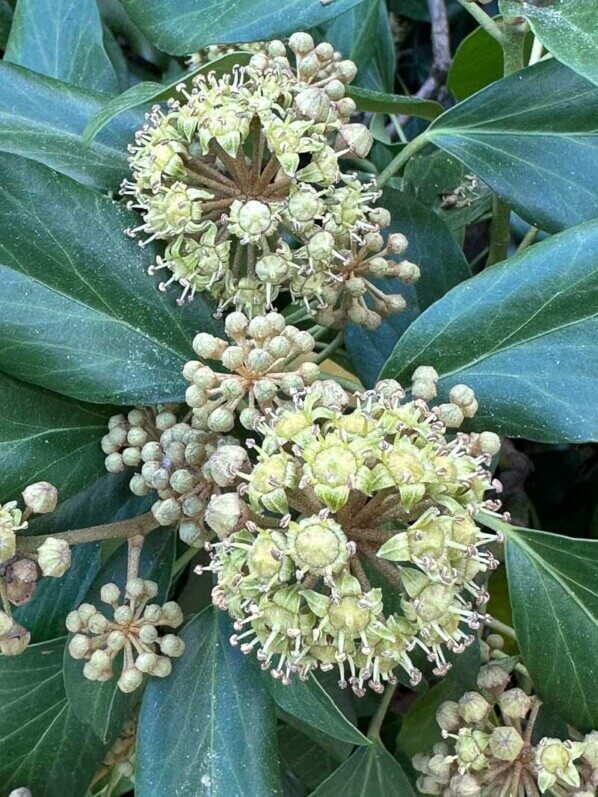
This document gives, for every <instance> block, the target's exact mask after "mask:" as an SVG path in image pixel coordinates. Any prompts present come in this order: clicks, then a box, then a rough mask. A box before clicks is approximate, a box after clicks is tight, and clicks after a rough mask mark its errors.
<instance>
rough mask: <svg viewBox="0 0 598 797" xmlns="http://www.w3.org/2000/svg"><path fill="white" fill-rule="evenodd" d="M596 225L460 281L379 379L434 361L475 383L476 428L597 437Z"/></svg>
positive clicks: (445, 385)
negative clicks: (476, 404)
mask: <svg viewBox="0 0 598 797" xmlns="http://www.w3.org/2000/svg"><path fill="white" fill-rule="evenodd" d="M597 299H598V222H596V221H594V222H588V223H586V224H581V225H579V226H578V227H575V228H573V229H571V230H567V231H566V232H563V233H561V234H560V235H556V236H553V237H552V238H549V239H547V240H546V241H542V242H540V243H538V244H536V245H534V246H533V247H531V248H530V249H528V250H526V251H524V252H522V253H521V254H519V255H516V256H515V257H512V258H509V260H507V261H505V262H504V263H500V264H498V265H496V266H493V267H492V268H491V269H487V270H486V271H484V272H482V273H481V274H479V275H478V276H476V277H474V278H473V279H470V280H467V281H466V282H465V283H463V284H461V285H459V286H457V287H456V288H453V289H452V290H451V291H450V292H449V293H448V294H447V295H446V296H445V297H444V298H443V299H441V300H440V301H437V302H436V303H435V304H434V305H433V306H432V307H429V308H428V310H427V311H426V312H425V313H423V314H422V315H421V316H420V317H419V318H418V319H416V321H415V322H414V323H413V324H412V325H411V326H410V327H409V329H408V330H407V332H406V333H405V334H404V335H403V337H402V338H401V340H400V341H399V343H398V344H397V346H396V348H395V350H394V352H393V353H392V355H391V357H390V359H389V360H388V362H387V363H386V364H385V366H384V368H383V370H382V376H384V377H394V378H397V379H399V381H403V382H404V383H405V384H407V385H408V384H409V382H410V377H411V374H412V373H413V371H414V370H415V368H416V367H417V366H418V365H433V366H434V367H435V368H436V369H437V371H438V373H439V374H440V377H441V379H440V388H441V394H442V395H443V396H446V393H447V392H448V389H449V388H450V387H452V386H453V385H454V384H457V383H462V382H465V383H466V384H468V385H470V386H471V387H472V388H473V389H474V390H475V393H476V395H477V397H478V399H479V403H480V411H479V413H478V414H477V415H476V417H475V419H474V421H473V424H472V425H473V426H474V427H475V428H476V429H486V428H488V429H494V430H496V431H499V432H501V433H503V434H508V435H512V436H524V437H528V438H531V439H534V440H542V441H545V442H562V441H565V440H569V441H583V440H593V439H596V438H598V412H597V410H596V401H595V391H596V378H597V376H598V374H597V373H596V370H597V366H596V363H598V351H597V349H598V313H597Z"/></svg>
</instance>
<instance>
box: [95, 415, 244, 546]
mask: <svg viewBox="0 0 598 797" xmlns="http://www.w3.org/2000/svg"><path fill="white" fill-rule="evenodd" d="M175 410H177V408H176V407H161V408H158V411H157V412H156V411H154V410H153V409H151V408H145V409H144V408H139V407H138V408H135V409H133V410H131V411H130V412H129V413H128V415H126V416H125V415H123V414H119V415H114V416H112V418H110V420H109V422H108V425H109V430H108V433H107V434H106V435H105V436H104V437H103V438H102V447H103V450H104V452H106V453H107V457H106V462H105V464H106V469H107V470H108V471H109V472H111V473H119V472H121V471H123V470H124V469H125V467H133V468H137V467H139V466H141V467H140V471H139V472H137V473H135V474H134V475H133V476H132V477H131V480H130V482H129V487H130V489H131V492H132V493H133V494H134V495H139V496H144V495H148V494H149V493H151V492H152V491H154V490H155V491H156V492H157V494H158V499H157V500H156V501H155V502H154V504H153V505H152V508H151V511H152V514H153V516H154V518H155V520H156V523H157V524H159V525H160V526H172V525H174V526H176V527H177V528H178V533H179V536H180V538H181V540H183V542H185V543H187V544H188V545H192V546H196V547H198V546H201V545H203V543H204V542H205V540H206V539H207V534H208V532H207V530H206V527H205V525H204V519H205V515H206V513H207V515H208V517H209V515H210V512H211V510H210V509H209V505H210V501H211V499H212V498H215V497H216V496H221V495H222V494H223V493H224V492H225V491H226V490H227V489H230V488H233V487H235V486H236V485H237V484H238V481H239V477H238V475H237V474H238V473H239V472H242V471H244V470H246V469H247V468H248V467H249V458H248V455H247V451H246V450H245V449H244V448H242V447H241V446H240V445H239V444H238V441H237V440H236V438H234V437H227V436H222V435H218V434H217V433H215V432H213V431H206V430H204V429H202V428H197V426H198V425H199V424H198V423H197V421H196V419H195V418H193V419H192V422H191V424H189V423H186V422H183V421H178V420H177V413H176V411H175ZM235 502H236V503H239V502H238V501H237V496H236V493H232V494H231V495H230V497H229V498H225V499H224V503H226V504H227V506H228V507H229V509H231V510H233V509H234V508H235V507H234V506H233V505H234V504H235ZM221 503H222V502H221Z"/></svg>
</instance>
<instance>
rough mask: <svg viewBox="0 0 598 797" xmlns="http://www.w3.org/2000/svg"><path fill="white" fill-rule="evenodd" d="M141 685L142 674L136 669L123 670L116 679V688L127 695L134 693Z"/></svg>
mask: <svg viewBox="0 0 598 797" xmlns="http://www.w3.org/2000/svg"><path fill="white" fill-rule="evenodd" d="M142 683H143V674H142V673H141V672H140V671H139V670H138V669H137V668H136V667H129V668H128V669H126V670H123V671H122V673H121V675H120V678H119V679H118V688H119V689H120V691H121V692H125V693H126V694H128V693H129V692H134V691H135V690H136V689H138V688H139V687H140V686H141V684H142Z"/></svg>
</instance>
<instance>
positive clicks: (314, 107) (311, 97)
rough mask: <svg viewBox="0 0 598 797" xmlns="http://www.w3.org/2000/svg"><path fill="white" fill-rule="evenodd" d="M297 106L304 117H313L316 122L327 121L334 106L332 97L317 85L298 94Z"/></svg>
mask: <svg viewBox="0 0 598 797" xmlns="http://www.w3.org/2000/svg"><path fill="white" fill-rule="evenodd" d="M295 106H296V107H297V110H298V111H299V114H300V115H301V116H302V117H304V118H306V119H313V121H314V122H325V121H326V120H327V119H328V117H329V116H330V110H331V108H332V105H331V101H330V97H329V96H328V95H327V94H326V92H325V91H324V90H323V89H319V88H316V87H313V88H309V89H306V90H305V91H302V92H300V93H299V94H297V96H296V97H295Z"/></svg>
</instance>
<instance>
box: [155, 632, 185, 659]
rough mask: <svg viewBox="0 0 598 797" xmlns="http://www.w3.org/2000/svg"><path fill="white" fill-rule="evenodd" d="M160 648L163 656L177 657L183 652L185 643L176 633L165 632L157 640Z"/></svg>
mask: <svg viewBox="0 0 598 797" xmlns="http://www.w3.org/2000/svg"><path fill="white" fill-rule="evenodd" d="M159 645H160V650H161V651H162V653H163V654H164V655H165V656H169V657H170V658H178V657H179V656H182V655H183V653H184V652H185V643H184V642H183V640H182V639H181V638H180V637H178V636H177V635H176V634H166V636H163V637H161V638H160V640H159Z"/></svg>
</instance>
